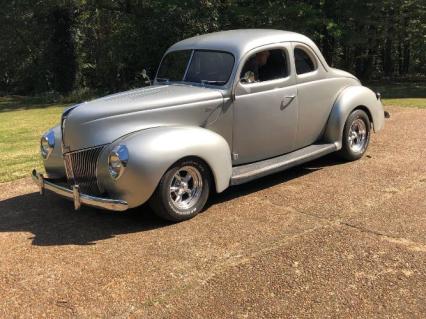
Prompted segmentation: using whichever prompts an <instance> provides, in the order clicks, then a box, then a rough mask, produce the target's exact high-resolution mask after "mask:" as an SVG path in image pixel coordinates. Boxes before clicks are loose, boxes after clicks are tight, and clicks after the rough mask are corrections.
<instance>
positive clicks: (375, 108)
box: [323, 85, 384, 149]
mask: <svg viewBox="0 0 426 319" xmlns="http://www.w3.org/2000/svg"><path fill="white" fill-rule="evenodd" d="M356 109H361V110H363V111H364V112H366V113H367V116H368V118H369V119H370V123H371V125H372V127H373V130H374V131H375V132H378V131H380V130H381V129H382V128H383V125H384V111H383V105H382V103H381V102H380V100H379V99H377V97H376V94H375V93H374V92H373V91H371V90H370V89H369V88H366V87H364V86H361V85H359V86H349V87H347V88H345V89H343V90H342V92H341V93H340V94H339V95H338V97H337V99H336V101H335V103H334V105H333V108H332V110H331V113H330V116H329V118H328V121H327V124H326V127H325V131H324V137H323V139H324V141H325V142H328V143H335V144H336V146H337V149H341V148H342V136H343V129H344V127H345V123H346V120H347V118H348V116H349V114H351V113H352V112H353V111H354V110H356Z"/></svg>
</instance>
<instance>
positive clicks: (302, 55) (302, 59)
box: [294, 48, 316, 74]
mask: <svg viewBox="0 0 426 319" xmlns="http://www.w3.org/2000/svg"><path fill="white" fill-rule="evenodd" d="M294 61H295V63H296V73H297V74H304V73H308V72H312V71H315V69H316V66H315V63H314V61H312V59H311V57H310V56H309V54H308V53H307V52H306V51H305V50H303V49H301V48H295V49H294Z"/></svg>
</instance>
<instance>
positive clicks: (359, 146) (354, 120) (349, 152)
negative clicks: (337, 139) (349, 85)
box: [338, 110, 371, 161]
mask: <svg viewBox="0 0 426 319" xmlns="http://www.w3.org/2000/svg"><path fill="white" fill-rule="evenodd" d="M360 121H362V122H363V123H364V127H362V124H361V122H360ZM358 124H360V125H358ZM360 126H361V130H360V129H359V127H360ZM357 127H358V132H361V133H362V129H365V134H366V135H364V134H359V133H357V134H356V135H357V136H358V137H356V138H352V137H351V136H352V132H355V133H356V131H357V129H356V128H357ZM370 130H371V124H370V119H369V118H368V115H367V114H366V113H365V112H364V111H363V110H355V111H353V112H352V113H351V114H349V116H348V118H347V120H346V123H345V127H344V129H343V136H342V149H341V150H340V151H339V153H338V154H339V156H340V157H342V158H343V159H345V160H347V161H355V160H357V159H360V158H361V157H362V156H363V155H364V154H365V152H366V150H367V148H368V144H369V143H370ZM359 136H365V137H364V138H360V137H359ZM350 137H351V138H350ZM351 140H352V141H353V142H352V146H351Z"/></svg>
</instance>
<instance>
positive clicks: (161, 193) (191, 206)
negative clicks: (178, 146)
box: [149, 159, 211, 222]
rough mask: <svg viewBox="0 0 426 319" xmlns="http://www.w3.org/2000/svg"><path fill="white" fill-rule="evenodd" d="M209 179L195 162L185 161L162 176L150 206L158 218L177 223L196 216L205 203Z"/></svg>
mask: <svg viewBox="0 0 426 319" xmlns="http://www.w3.org/2000/svg"><path fill="white" fill-rule="evenodd" d="M210 186H211V177H210V171H209V169H208V167H207V166H206V165H205V164H204V163H203V162H202V161H200V160H198V159H184V160H181V161H179V162H177V163H176V164H174V165H173V166H172V167H171V168H169V170H168V171H167V172H166V173H165V174H164V175H163V177H162V178H161V180H160V183H159V184H158V187H157V189H156V190H155V192H154V194H153V195H152V197H151V199H150V201H149V204H150V206H151V208H152V209H153V210H154V212H155V213H156V214H157V215H158V216H159V217H161V218H164V219H167V220H170V221H174V222H178V221H183V220H187V219H190V218H192V217H194V216H196V215H197V214H198V213H199V212H200V211H201V210H202V209H203V208H204V205H205V204H206V202H207V199H208V197H209V193H210Z"/></svg>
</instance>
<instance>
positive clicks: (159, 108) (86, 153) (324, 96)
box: [32, 29, 384, 221]
mask: <svg viewBox="0 0 426 319" xmlns="http://www.w3.org/2000/svg"><path fill="white" fill-rule="evenodd" d="M383 125H384V110H383V106H382V103H381V101H380V94H378V93H377V94H376V93H374V92H373V91H371V90H370V89H368V88H366V87H364V86H362V85H361V83H360V81H359V80H358V79H357V78H356V77H355V76H353V75H351V74H349V73H347V72H344V71H341V70H337V69H334V68H332V67H330V66H329V65H328V64H327V63H326V61H325V59H324V57H323V56H322V54H321V52H320V51H319V49H318V47H317V46H316V45H315V44H314V43H313V42H312V41H311V40H310V39H308V38H307V37H305V36H303V35H301V34H297V33H293V32H286V31H279V30H259V29H253V30H232V31H224V32H217V33H211V34H206V35H201V36H196V37H193V38H190V39H186V40H183V41H181V42H178V43H176V44H174V45H173V46H172V47H170V48H169V49H168V50H167V52H166V53H165V55H164V57H163V59H162V61H161V63H160V66H159V68H158V71H157V74H156V77H155V79H154V83H153V86H150V87H145V88H141V89H136V90H132V91H128V92H124V93H119V94H114V95H110V96H106V97H103V98H100V99H96V100H93V101H90V102H84V103H81V104H78V105H75V106H72V107H70V108H68V109H66V110H65V111H64V112H63V115H62V118H61V122H60V125H58V126H56V127H54V128H52V129H51V130H49V131H48V132H47V133H45V134H44V135H43V137H42V138H41V145H40V149H41V155H42V157H43V161H44V166H45V169H46V174H45V175H42V174H40V173H38V172H36V171H35V170H34V171H33V173H32V175H33V179H34V180H35V182H36V183H37V184H38V185H39V187H40V192H41V193H43V191H44V190H45V189H48V190H50V191H53V192H55V193H57V194H59V195H61V196H64V197H66V198H69V199H72V200H73V201H74V206H75V209H78V208H80V206H81V205H82V204H84V205H89V206H94V207H98V208H104V209H109V210H115V211H124V210H126V209H128V208H132V207H137V206H140V205H142V204H143V203H145V202H149V204H150V205H151V207H152V208H153V210H154V211H155V212H156V213H157V214H158V215H159V216H161V217H163V218H165V219H168V220H172V221H181V220H185V219H188V218H191V217H193V216H195V215H196V214H198V213H199V212H200V211H201V210H202V209H203V207H204V205H205V204H206V201H207V199H208V196H209V193H211V192H222V191H224V190H225V189H226V188H228V187H229V186H230V185H236V184H241V183H245V182H248V181H251V180H254V179H256V178H259V177H262V176H265V175H268V174H272V173H276V172H278V171H282V170H285V169H287V168H290V167H293V166H295V165H298V164H301V163H304V162H307V161H310V160H313V159H316V158H318V157H320V156H323V155H326V154H328V153H332V152H338V153H339V154H340V155H341V156H342V157H343V158H344V159H346V160H349V161H352V160H356V159H359V158H360V157H362V156H363V154H364V153H365V151H366V149H367V147H368V144H369V141H370V134H371V132H372V131H373V130H374V131H375V132H377V131H380V130H381V129H382V128H383Z"/></svg>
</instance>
